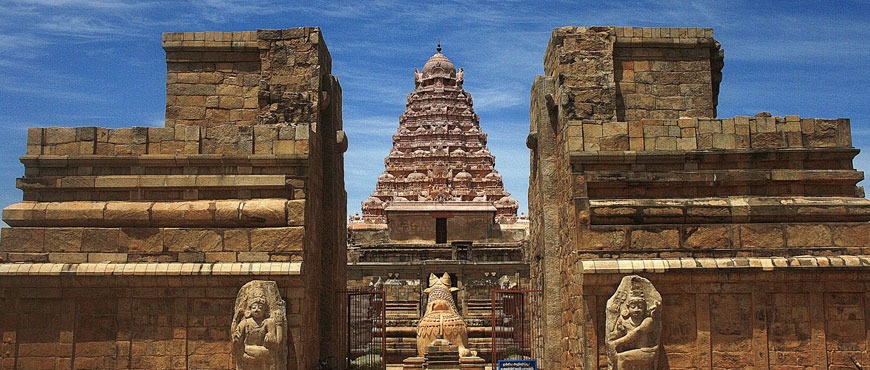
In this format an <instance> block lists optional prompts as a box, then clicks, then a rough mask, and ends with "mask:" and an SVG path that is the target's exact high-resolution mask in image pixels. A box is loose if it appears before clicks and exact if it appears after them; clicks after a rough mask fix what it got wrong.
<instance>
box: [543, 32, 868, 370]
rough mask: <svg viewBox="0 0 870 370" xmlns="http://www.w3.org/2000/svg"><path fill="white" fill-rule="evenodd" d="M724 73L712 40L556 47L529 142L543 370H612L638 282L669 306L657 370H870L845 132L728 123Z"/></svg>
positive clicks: (812, 124) (554, 42)
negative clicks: (624, 293) (617, 318)
mask: <svg viewBox="0 0 870 370" xmlns="http://www.w3.org/2000/svg"><path fill="white" fill-rule="evenodd" d="M723 60H724V59H723V53H722V50H721V48H720V45H719V43H718V42H716V40H715V39H714V38H713V31H712V30H710V29H701V28H630V27H564V28H558V29H556V30H554V31H553V34H552V36H551V38H550V43H549V45H548V47H547V51H546V54H545V56H544V72H545V75H544V76H538V77H537V78H536V79H535V83H534V86H533V87H532V97H531V128H530V130H531V132H530V135H529V137H528V145H529V147H530V148H531V175H530V184H529V213H530V218H531V246H530V249H529V253H530V254H531V259H530V261H531V276H532V280H533V285H534V286H536V287H540V288H541V289H543V291H544V302H545V304H544V306H543V307H541V311H542V312H541V315H542V316H543V320H544V322H545V324H544V327H543V340H544V342H545V343H544V347H545V348H544V349H545V355H544V358H543V359H542V361H543V366H542V367H543V368H546V369H563V368H564V369H598V368H602V367H604V366H606V364H607V363H608V359H607V357H608V356H607V354H608V352H609V348H608V346H609V345H612V344H613V343H614V342H615V341H616V340H618V339H617V338H618V337H619V336H620V334H614V332H613V328H611V327H610V326H609V324H610V323H611V321H609V320H610V319H608V318H607V317H605V312H607V311H609V310H610V309H611V308H610V307H609V304H610V303H608V297H610V296H611V295H612V294H613V292H614V289H615V287H616V286H617V285H620V281H624V280H623V278H624V277H625V276H626V275H639V276H642V277H643V278H645V279H648V280H649V281H650V282H651V283H652V284H654V285H655V287H656V289H657V290H658V292H660V294H661V302H664V303H663V304H662V305H661V306H657V307H656V309H655V311H654V312H655V313H654V314H653V315H652V317H653V318H655V316H656V314H659V315H661V316H660V317H661V338H660V342H659V343H658V345H659V346H660V348H661V351H660V353H659V358H658V365H657V366H658V367H660V368H670V369H697V368H706V369H710V368H749V367H752V368H792V367H794V368H797V367H813V368H832V369H834V368H836V369H845V368H855V366H856V365H855V363H856V362H857V363H860V364H863V365H864V366H866V364H868V363H870V357H868V347H867V345H868V340H870V338H868V330H867V328H868V327H870V326H868V321H867V318H866V313H867V310H868V307H870V306H868V300H870V296H868V292H870V285H868V284H870V274H868V271H870V258H868V252H870V249H868V248H870V239H868V235H870V224H868V223H867V221H868V219H870V201H868V200H867V199H865V198H864V193H863V189H861V188H860V187H856V183H857V182H858V181H860V180H861V179H862V178H863V174H862V173H860V172H858V171H856V170H855V169H854V167H853V165H852V159H853V158H854V157H855V155H856V154H858V149H856V148H854V147H852V142H851V135H850V125H849V120H848V119H843V118H838V119H823V118H808V117H799V116H785V117H772V116H771V115H770V114H766V113H760V114H756V115H754V116H737V117H731V118H717V117H716V106H717V95H718V91H719V83H720V81H721V79H722V73H721V71H722V66H723ZM645 299H647V301H646V305H647V308H646V309H647V310H648V311H651V310H652V308H653V306H652V305H651V302H650V301H649V300H648V299H649V297H645ZM608 317H609V314H608ZM653 321H655V320H653ZM626 331H627V330H626ZM652 342H653V341H651V340H650V341H647V343H639V342H638V343H636V345H635V346H633V347H639V348H652V347H651V344H652ZM615 353H616V356H617V357H619V355H620V354H621V353H622V352H621V351H620V350H619V348H618V346H617V348H615ZM853 361H854V362H853ZM617 362H619V360H618V359H617Z"/></svg>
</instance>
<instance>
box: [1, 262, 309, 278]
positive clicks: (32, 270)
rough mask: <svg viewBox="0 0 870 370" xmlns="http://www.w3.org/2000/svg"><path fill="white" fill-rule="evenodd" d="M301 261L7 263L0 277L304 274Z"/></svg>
mask: <svg viewBox="0 0 870 370" xmlns="http://www.w3.org/2000/svg"><path fill="white" fill-rule="evenodd" d="M301 269H302V263H301V262H262V263H256V262H254V263H220V262H218V263H4V264H0V276H24V275H27V276H29V275H58V276H61V275H65V276H66V275H75V276H84V275H90V276H145V275H170V276H181V275H200V276H202V275H206V276H214V275H300V274H301Z"/></svg>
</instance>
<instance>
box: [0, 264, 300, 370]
mask: <svg viewBox="0 0 870 370" xmlns="http://www.w3.org/2000/svg"><path fill="white" fill-rule="evenodd" d="M94 265H97V264H94ZM176 265H177V266H173V267H179V268H180V267H181V266H180V265H181V264H176ZM267 265H268V264H267ZM7 266H8V265H3V266H2V267H0V268H4V267H7ZM25 266H26V265H25ZM31 266H35V267H36V270H38V268H39V265H31ZM67 266H69V265H67ZM77 267H79V269H81V270H84V269H85V268H84V266H83V265H78V266H77ZM150 267H151V269H152V270H153V271H147V273H148V274H151V275H152V276H147V275H146V272H145V271H143V272H142V273H141V274H138V275H132V272H131V274H130V275H121V274H114V273H112V272H110V273H109V274H106V273H105V272H102V273H101V272H98V271H97V270H96V269H94V270H93V271H89V272H87V273H84V272H82V273H79V274H78V275H76V272H75V271H73V272H71V273H70V272H66V273H65V274H64V276H60V273H57V274H49V273H45V272H41V273H39V274H36V273H34V274H32V275H30V274H25V273H23V272H16V273H17V274H19V275H17V276H9V275H8V274H5V275H6V276H4V277H3V279H0V289H2V290H3V297H2V300H0V302H2V307H3V312H2V314H0V323H2V325H0V331H2V335H3V342H2V344H0V347H2V349H3V355H2V356H0V358H2V359H0V367H2V368H3V369H73V368H74V369H142V370H145V369H149V370H150V369H235V363H234V362H233V360H232V355H231V354H232V349H231V346H232V343H231V340H230V330H229V327H230V326H229V325H230V321H231V319H232V313H233V305H234V302H235V298H236V293H237V292H238V289H239V288H240V287H241V286H242V285H244V284H245V283H246V282H248V281H250V280H253V279H268V280H275V281H277V282H278V286H279V287H281V295H282V297H283V298H284V299H285V300H286V301H287V316H288V317H287V321H288V324H289V326H290V340H289V341H288V344H289V347H290V350H289V351H288V353H289V359H288V363H289V364H291V368H297V366H298V365H297V355H296V353H297V351H296V350H295V349H296V348H297V347H296V346H298V345H299V342H300V340H301V339H302V338H303V336H302V335H301V331H300V328H304V327H305V324H304V319H303V315H302V310H303V309H304V307H305V305H306V304H307V303H306V299H305V293H304V288H303V286H302V281H301V279H299V278H298V276H292V277H291V276H288V275H287V274H286V271H282V272H281V273H280V274H275V275H272V274H262V273H261V274H254V275H248V276H238V275H237V276H227V275H229V273H228V274H227V275H224V276H193V275H196V274H197V273H198V272H191V271H185V273H184V274H170V273H168V272H167V271H166V270H164V271H160V272H158V271H156V270H157V269H158V266H157V264H152V265H151V266H150ZM276 267H278V266H276ZM19 269H20V268H19ZM103 269H105V266H103ZM276 272H278V269H276ZM236 274H238V273H236ZM87 275H90V276H87ZM157 275H159V276H157ZM281 275H283V276H281ZM227 316H229V317H230V318H229V319H228V318H227Z"/></svg>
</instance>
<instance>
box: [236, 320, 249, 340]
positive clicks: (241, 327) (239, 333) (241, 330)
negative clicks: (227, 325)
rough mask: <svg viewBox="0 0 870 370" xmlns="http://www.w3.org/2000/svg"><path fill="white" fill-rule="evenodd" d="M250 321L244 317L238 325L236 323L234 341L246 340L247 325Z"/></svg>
mask: <svg viewBox="0 0 870 370" xmlns="http://www.w3.org/2000/svg"><path fill="white" fill-rule="evenodd" d="M247 323H248V322H247V321H246V320H244V319H242V321H241V322H239V324H238V325H236V327H235V330H233V343H242V342H244V340H245V326H246V324H247Z"/></svg>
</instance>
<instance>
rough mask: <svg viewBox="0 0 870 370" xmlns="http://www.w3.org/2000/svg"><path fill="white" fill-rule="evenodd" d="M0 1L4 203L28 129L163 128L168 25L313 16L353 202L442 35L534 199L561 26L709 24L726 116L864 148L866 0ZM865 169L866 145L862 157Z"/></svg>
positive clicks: (512, 176) (239, 26) (255, 24)
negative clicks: (720, 58)
mask: <svg viewBox="0 0 870 370" xmlns="http://www.w3.org/2000/svg"><path fill="white" fill-rule="evenodd" d="M251 3H253V2H249V1H216V0H215V1H203V2H188V1H147V2H138V1H122V0H78V1H75V0H26V1H10V0H0V70H2V72H0V130H2V135H3V137H4V138H5V139H4V140H3V142H2V145H0V206H2V207H5V206H7V205H9V204H11V203H15V202H17V201H20V200H21V191H19V190H18V189H16V188H15V178H17V177H21V176H23V172H24V170H23V166H22V165H21V164H20V162H19V161H18V157H19V156H21V155H23V154H24V152H25V138H26V132H27V128H28V127H46V126H103V127H113V128H114V127H130V126H162V125H163V115H164V104H165V91H164V90H165V73H166V72H165V62H164V57H165V55H164V52H163V50H162V48H161V46H160V35H161V33H162V32H169V31H171V32H181V31H246V30H255V29H258V28H261V29H262V28H291V27H299V26H320V27H321V29H322V30H323V33H324V36H325V38H326V43H327V45H328V47H329V49H330V52H331V53H332V58H333V74H334V75H336V76H338V78H339V80H340V81H341V84H342V87H343V90H344V99H343V100H344V125H345V130H346V131H347V133H348V137H349V140H350V149H349V150H348V152H347V154H346V156H345V173H346V177H345V182H346V186H347V191H348V213H349V214H353V213H356V212H359V205H360V202H361V201H362V200H363V199H365V198H366V197H367V196H368V194H369V193H371V191H372V190H373V189H374V185H375V180H376V178H377V176H378V174H380V173H381V171H383V158H384V157H385V156H386V154H387V153H388V152H389V148H390V140H391V136H392V134H393V133H395V130H396V128H397V126H398V117H399V115H400V114H402V112H403V110H404V102H405V96H406V95H407V94H408V93H409V92H410V91H411V90H412V89H413V87H414V80H413V72H412V71H413V69H414V68H415V67H417V68H420V67H422V66H423V63H424V62H425V61H426V60H427V59H428V58H429V57H430V56H431V55H432V54H433V53H434V52H435V43H436V42H437V40H438V39H440V40H441V42H442V45H443V48H444V54H445V55H447V57H448V58H450V59H451V60H452V61H453V62H454V63H455V64H456V65H457V67H463V68H465V81H466V82H465V88H466V90H467V91H469V92H471V94H472V95H473V96H474V102H475V110H476V111H477V113H478V114H479V115H480V122H481V126H482V127H483V129H484V131H486V132H487V133H488V134H489V147H490V149H491V151H492V152H493V154H494V155H495V156H496V168H497V169H498V170H499V171H500V172H501V173H502V175H503V176H504V181H505V186H506V187H507V190H508V191H509V192H511V193H512V194H513V195H514V197H515V198H517V200H518V201H519V202H520V210H521V211H526V210H527V196H526V188H527V183H528V149H526V147H525V144H524V142H525V137H526V133H527V132H528V119H529V112H528V107H529V89H530V86H531V83H532V80H533V78H534V76H535V75H537V74H541V73H542V70H543V68H542V59H543V54H544V49H545V48H546V46H547V41H548V39H549V36H550V33H551V31H552V29H553V28H555V27H560V26H567V25H577V26H581V25H617V26H646V27H712V28H714V35H715V37H716V39H717V40H719V41H720V42H721V43H722V47H723V48H724V49H725V68H724V70H723V74H724V80H723V82H722V86H721V93H720V96H719V116H720V117H730V116H734V115H753V114H755V113H758V112H761V111H768V112H771V113H773V114H774V115H786V114H798V115H801V116H804V117H823V118H836V117H848V118H851V119H852V134H853V144H854V146H856V147H858V148H861V149H863V150H867V149H868V148H870V126H868V124H870V122H868V120H870V106H868V104H867V103H866V100H867V98H866V94H867V86H870V77H868V76H870V74H868V67H870V65H868V60H870V51H868V50H870V49H868V48H867V46H866V40H870V27H868V26H870V22H868V20H870V2H868V1H866V0H860V1H857V0H856V1H783V2H775V1H721V0H720V1H710V2H702V1H682V0H672V1H641V0H636V1H625V2H621V1H620V2H617V1H601V0H595V1H576V0H574V1H553V2H534V4H532V2H524V1H504V0H503V1H494V2H486V1H477V2H466V1H448V2H441V3H438V4H413V3H407V2H391V1H372V2H363V1H359V2H357V1H329V2H322V1H305V2H289V3H282V2H268V1H261V2H257V3H256V5H254V4H251ZM855 163H856V167H858V168H859V169H860V170H862V171H867V170H868V168H870V159H868V154H866V153H862V154H861V155H859V157H858V158H857V159H856V161H855Z"/></svg>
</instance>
